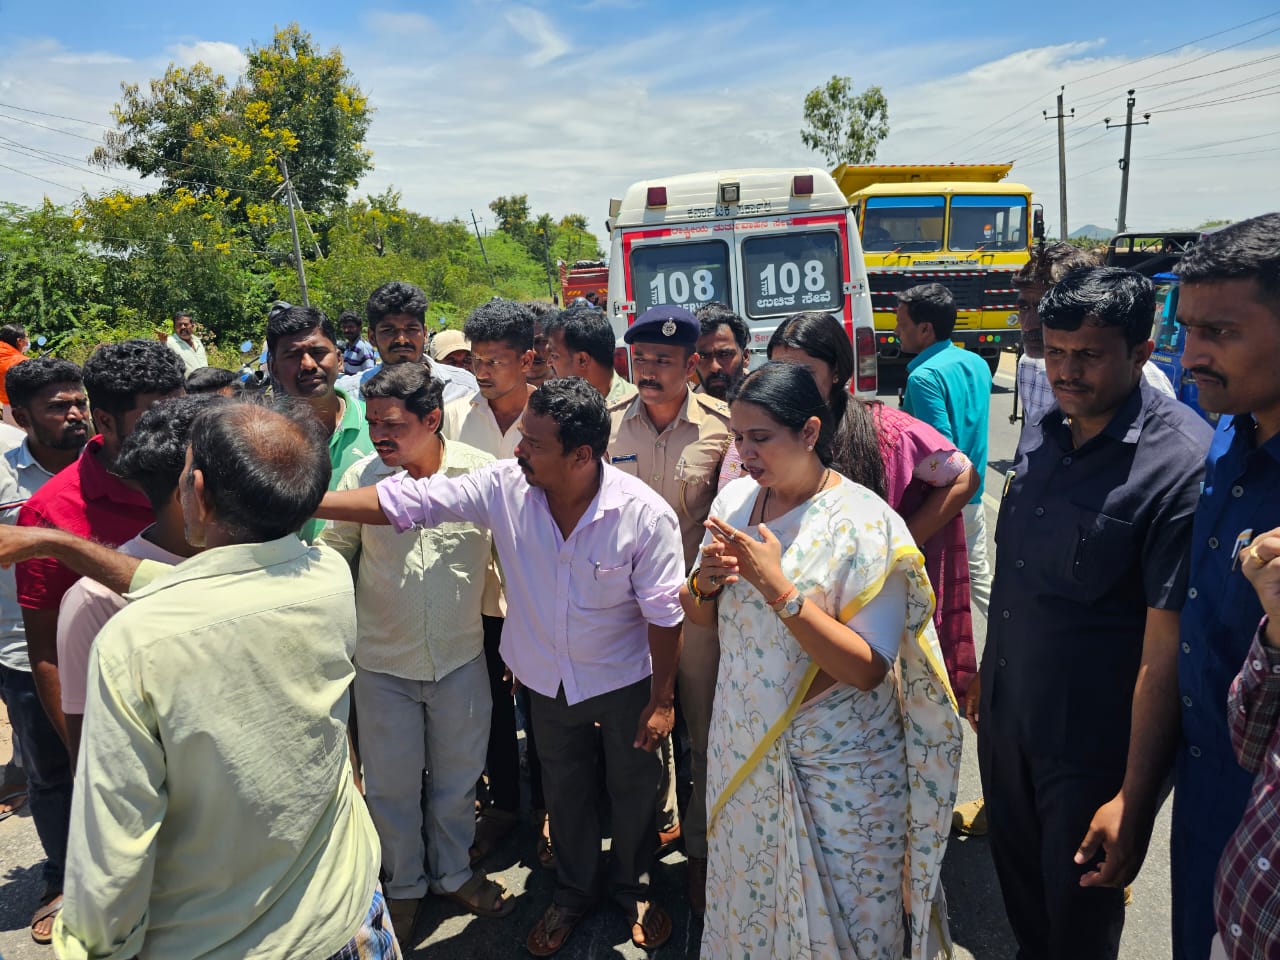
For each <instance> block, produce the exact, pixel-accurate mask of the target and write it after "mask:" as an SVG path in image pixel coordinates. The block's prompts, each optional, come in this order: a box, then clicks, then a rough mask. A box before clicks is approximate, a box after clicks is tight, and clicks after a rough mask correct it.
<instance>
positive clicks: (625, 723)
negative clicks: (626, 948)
mask: <svg viewBox="0 0 1280 960" xmlns="http://www.w3.org/2000/svg"><path fill="white" fill-rule="evenodd" d="M651 688H652V684H651V683H650V679H649V678H648V677H645V679H643V680H640V681H638V682H637V683H633V684H631V685H630V686H626V687H622V688H620V689H618V690H612V691H610V692H609V693H602V694H600V696H598V697H592V698H591V699H589V700H583V701H582V702H580V703H575V704H573V705H572V706H570V705H569V704H568V702H567V701H566V700H565V696H564V688H563V687H562V688H561V689H560V690H559V693H558V696H556V697H554V698H552V697H546V696H543V695H542V694H540V693H536V692H534V691H532V690H531V691H530V693H529V698H530V700H532V702H533V726H534V729H535V730H536V731H537V735H538V751H539V753H540V754H541V756H542V772H543V789H544V791H545V792H546V797H547V812H548V813H549V814H550V815H551V844H552V847H553V849H554V850H555V854H556V892H555V902H556V903H557V904H559V905H560V906H563V907H567V908H569V909H571V910H585V909H588V908H589V907H592V906H594V905H595V903H596V902H597V901H598V900H599V899H600V897H601V895H602V894H603V893H604V892H605V890H604V883H603V880H604V877H603V875H602V874H603V871H602V870H601V857H600V841H601V822H600V812H599V809H598V807H599V802H598V801H599V794H598V792H597V789H596V785H597V783H598V779H597V778H598V776H599V768H598V765H597V764H598V762H599V761H598V757H599V753H598V752H597V750H596V737H597V736H599V738H600V743H601V745H602V747H603V753H604V766H605V777H606V781H607V783H608V790H609V807H610V811H611V825H612V843H611V845H610V851H611V853H610V863H609V891H608V892H609V893H610V894H611V896H612V897H613V899H614V901H615V902H616V903H617V904H618V905H619V906H620V907H622V909H623V911H624V912H626V913H627V915H628V916H630V917H632V918H633V919H634V917H635V906H636V904H637V903H639V902H643V901H647V900H648V899H649V869H650V867H651V865H652V863H653V850H654V844H655V838H656V836H657V822H656V819H655V813H654V807H653V796H654V792H655V791H656V790H657V789H658V777H659V776H660V773H661V764H660V763H659V761H658V756H657V754H656V753H648V752H646V751H644V750H638V749H637V748H636V747H635V746H634V743H635V739H636V728H637V726H638V725H639V723H640V714H641V713H642V712H643V710H644V708H645V706H646V705H647V704H648V702H649V693H650V690H651ZM596 724H599V725H600V726H599V729H598V730H597V728H596Z"/></svg>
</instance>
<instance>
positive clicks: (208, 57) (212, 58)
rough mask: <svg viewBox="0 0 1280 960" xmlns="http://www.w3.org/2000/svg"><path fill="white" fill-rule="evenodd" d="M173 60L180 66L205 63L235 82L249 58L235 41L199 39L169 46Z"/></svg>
mask: <svg viewBox="0 0 1280 960" xmlns="http://www.w3.org/2000/svg"><path fill="white" fill-rule="evenodd" d="M169 55H170V57H171V58H172V60H173V62H174V63H176V64H178V66H180V67H189V66H191V65H192V64H194V63H203V64H205V65H206V66H208V67H210V68H211V69H212V70H213V72H214V73H220V74H222V75H223V76H224V77H226V78H227V83H229V84H231V83H235V82H236V78H237V77H239V76H240V75H241V74H242V73H244V69H245V67H246V66H247V65H248V60H246V59H245V55H244V51H243V50H241V49H240V48H239V47H237V46H236V45H235V44H234V43H226V42H224V41H222V40H198V41H195V42H194V43H178V44H174V45H173V46H172V47H170V48H169Z"/></svg>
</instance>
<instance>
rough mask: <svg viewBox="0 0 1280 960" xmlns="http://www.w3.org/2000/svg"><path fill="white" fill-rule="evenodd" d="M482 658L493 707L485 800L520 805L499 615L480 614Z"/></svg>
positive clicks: (498, 804)
mask: <svg viewBox="0 0 1280 960" xmlns="http://www.w3.org/2000/svg"><path fill="white" fill-rule="evenodd" d="M481 620H482V621H483V623H484V661H485V666H486V667H487V668H488V670H489V692H490V693H491V694H492V695H493V711H492V712H491V713H490V715H489V749H488V753H487V754H486V755H485V763H484V765H485V769H486V770H487V771H488V772H489V803H490V804H491V805H492V806H494V807H496V808H497V809H499V810H505V811H507V812H509V813H515V812H516V811H517V810H519V809H520V748H519V745H518V744H517V742H516V707H515V701H514V700H513V699H512V696H511V682H510V681H509V680H504V679H503V674H504V673H505V672H506V665H505V664H504V663H503V662H502V655H501V654H500V653H498V647H499V645H500V644H501V643H502V625H503V623H504V622H505V621H504V620H503V618H502V617H482V618H481Z"/></svg>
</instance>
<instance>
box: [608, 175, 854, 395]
mask: <svg viewBox="0 0 1280 960" xmlns="http://www.w3.org/2000/svg"><path fill="white" fill-rule="evenodd" d="M608 225H609V229H610V251H611V254H610V258H609V303H608V312H609V313H610V315H611V316H612V317H614V318H615V325H616V326H617V328H618V333H619V335H621V333H622V332H623V331H624V330H625V329H626V327H627V326H629V325H630V324H631V323H632V322H634V320H635V318H636V317H637V316H639V315H640V314H642V313H644V311H645V310H648V309H649V308H650V307H653V306H656V305H658V304H664V303H670V304H677V305H679V306H682V307H686V308H687V309H689V310H697V309H698V308H699V307H701V306H703V305H705V304H708V303H711V302H714V301H718V302H720V303H724V304H727V305H728V306H729V307H731V308H732V309H733V310H734V311H735V312H737V313H738V315H739V316H741V317H742V318H743V320H745V321H746V323H747V326H748V328H749V329H750V331H751V341H750V343H749V344H748V348H749V350H750V352H751V353H753V354H756V355H757V356H761V355H763V354H764V353H765V350H766V347H767V345H768V343H769V338H770V337H771V336H772V335H773V331H774V330H775V329H777V327H778V326H779V325H780V324H781V323H783V322H784V321H785V320H786V319H787V318H788V317H791V316H794V315H796V314H798V313H803V312H806V311H813V310H817V311H822V312H824V313H830V314H834V315H835V316H836V317H837V318H838V319H839V320H840V321H841V322H842V323H843V324H844V327H845V330H846V331H847V332H848V334H849V338H850V341H851V342H852V343H853V346H854V354H855V359H856V366H855V374H854V382H853V383H852V384H851V388H852V389H854V391H855V392H856V393H857V394H858V395H860V396H863V397H866V398H868V399H870V398H872V397H874V396H875V393H876V387H877V378H876V354H875V339H874V328H873V321H872V309H871V296H870V291H869V287H868V282H867V273H866V268H865V266H864V264H863V257H862V245H861V243H860V242H859V238H858V231H857V226H856V224H855V222H854V219H853V216H852V212H851V209H850V205H849V202H848V200H847V199H846V198H845V196H844V194H842V193H841V192H840V189H839V188H838V187H837V186H836V183H835V181H834V180H832V178H831V176H830V174H828V173H827V172H826V171H824V170H820V169H817V168H812V167H804V168H785V169H736V170H712V171H705V172H701V173H687V174H678V175H673V176H669V177H659V178H657V179H654V180H643V181H640V182H639V183H636V184H633V185H632V186H631V187H630V188H628V189H627V191H626V193H625V194H624V195H623V197H622V199H621V200H615V201H613V202H612V204H611V206H610V218H609V221H608Z"/></svg>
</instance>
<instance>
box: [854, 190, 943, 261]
mask: <svg viewBox="0 0 1280 960" xmlns="http://www.w3.org/2000/svg"><path fill="white" fill-rule="evenodd" d="M946 210H947V201H946V198H945V197H868V198H867V212H866V215H865V216H864V217H863V222H862V249H863V250H867V251H871V252H879V253H889V252H891V251H893V252H898V253H929V252H931V251H934V250H941V249H942V223H943V219H944V216H945V214H946Z"/></svg>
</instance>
